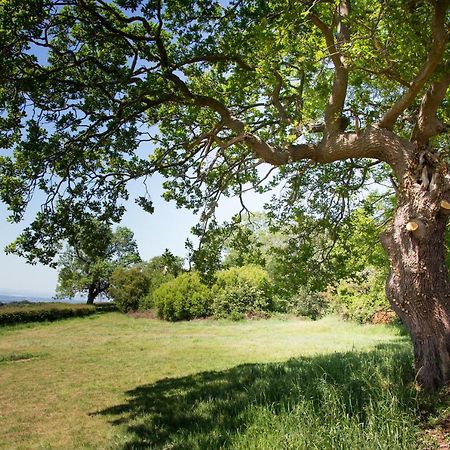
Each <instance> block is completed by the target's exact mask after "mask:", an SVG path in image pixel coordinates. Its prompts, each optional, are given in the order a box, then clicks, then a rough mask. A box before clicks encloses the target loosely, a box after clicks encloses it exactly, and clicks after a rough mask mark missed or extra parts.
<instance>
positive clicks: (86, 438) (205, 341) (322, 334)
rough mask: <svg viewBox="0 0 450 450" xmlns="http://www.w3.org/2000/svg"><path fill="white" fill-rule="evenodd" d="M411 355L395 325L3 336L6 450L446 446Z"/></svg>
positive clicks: (184, 326) (266, 325)
mask: <svg viewBox="0 0 450 450" xmlns="http://www.w3.org/2000/svg"><path fill="white" fill-rule="evenodd" d="M411 353H412V352H411V345H410V342H409V340H408V339H407V338H405V337H404V336H403V334H402V332H401V331H400V330H399V329H398V328H395V327H392V326H373V325H357V324H354V323H350V322H342V321H340V320H338V319H336V318H332V317H328V318H325V319H322V320H318V321H303V320H298V319H290V320H280V319H269V320H250V321H240V322H233V321H223V320H215V321H213V320H201V321H191V322H178V323H168V322H164V321H159V320H146V319H134V318H132V317H129V316H126V315H123V314H118V313H110V314H102V315H96V316H92V317H88V318H83V319H81V318H75V319H71V320H67V321H61V322H55V323H43V324H36V325H34V326H32V327H30V326H16V327H3V328H2V329H0V364H1V370H0V383H1V385H2V387H3V389H2V391H1V393H0V398H1V404H2V408H1V409H0V419H1V420H0V435H2V436H4V437H5V438H3V439H2V440H1V441H0V448H4V449H8V450H11V449H18V448H46V449H60V448H65V449H80V448H83V449H96V448H102V449H139V448H141V449H144V448H146V449H147V448H152V449H163V448H171V449H203V450H210V449H219V448H222V449H246V450H247V449H261V450H263V449H267V450H269V449H270V450H273V449H275V448H283V449H314V448H317V449H330V450H331V449H333V450H334V449H358V450H359V449H367V450H373V449H375V448H378V449H390V450H391V449H394V450H395V449H405V450H406V449H407V450H410V449H412V448H414V449H422V448H423V449H432V448H437V445H438V444H439V443H441V441H439V439H441V438H439V435H438V434H437V433H434V432H433V433H432V432H427V431H424V422H432V421H434V422H433V423H434V424H435V425H434V426H436V423H438V424H439V423H441V422H440V419H441V418H444V417H445V416H446V415H448V413H449V411H450V408H448V407H447V406H446V405H448V401H447V400H445V399H443V398H441V399H440V400H442V401H443V403H442V402H441V404H440V408H441V409H440V410H438V408H437V405H438V403H437V402H436V398H434V397H433V398H432V399H430V398H427V397H426V396H425V395H424V394H423V393H422V392H419V391H417V390H416V388H415V383H414V373H413V370H412V354H411ZM445 402H447V403H445ZM437 429H439V430H440V428H439V427H438V428H437ZM439 432H440V431H439Z"/></svg>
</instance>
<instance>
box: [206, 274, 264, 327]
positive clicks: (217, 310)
mask: <svg viewBox="0 0 450 450" xmlns="http://www.w3.org/2000/svg"><path fill="white" fill-rule="evenodd" d="M211 291H212V296H213V303H212V313H213V315H214V317H216V318H225V317H231V318H233V319H241V318H243V317H244V315H245V314H258V313H263V312H269V311H271V309H272V301H271V300H272V296H271V294H272V293H271V286H270V281H269V276H268V274H267V272H266V271H265V270H264V269H262V268H261V267H258V266H254V265H247V266H243V267H232V268H230V269H226V270H222V271H220V272H218V273H217V276H216V282H215V284H214V285H213V286H212V289H211Z"/></svg>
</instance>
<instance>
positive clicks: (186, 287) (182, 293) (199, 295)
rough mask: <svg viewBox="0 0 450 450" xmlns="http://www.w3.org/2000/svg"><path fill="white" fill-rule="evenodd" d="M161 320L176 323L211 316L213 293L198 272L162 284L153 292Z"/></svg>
mask: <svg viewBox="0 0 450 450" xmlns="http://www.w3.org/2000/svg"><path fill="white" fill-rule="evenodd" d="M153 300H154V303H155V306H156V309H157V311H158V316H159V317H160V318H161V319H165V320H170V321H176V320H190V319H195V318H199V317H206V316H208V315H209V314H210V306H211V292H210V289H209V288H208V286H206V285H205V284H203V283H202V282H201V280H200V276H199V274H198V273H196V272H188V273H184V274H182V275H180V276H179V277H177V278H174V279H173V280H171V281H168V282H167V283H164V284H162V285H161V286H159V288H157V289H155V291H154V292H153Z"/></svg>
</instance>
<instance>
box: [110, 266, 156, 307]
mask: <svg viewBox="0 0 450 450" xmlns="http://www.w3.org/2000/svg"><path fill="white" fill-rule="evenodd" d="M148 289H149V280H148V278H147V276H146V275H145V273H144V271H143V269H142V267H141V266H133V267H122V266H119V267H117V268H116V269H115V270H114V272H113V273H112V275H111V278H110V286H109V289H108V293H109V295H110V296H111V298H112V299H113V300H114V303H115V304H116V305H117V308H118V309H119V311H121V312H128V311H131V310H136V309H138V306H139V302H140V300H141V299H142V298H143V297H144V296H145V295H146V294H147V292H148Z"/></svg>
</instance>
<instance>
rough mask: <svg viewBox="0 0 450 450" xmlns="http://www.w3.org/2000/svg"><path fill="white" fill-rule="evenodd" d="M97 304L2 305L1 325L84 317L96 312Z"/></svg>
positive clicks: (0, 311) (0, 313) (0, 309)
mask: <svg viewBox="0 0 450 450" xmlns="http://www.w3.org/2000/svg"><path fill="white" fill-rule="evenodd" d="M96 311H97V308H96V306H95V305H79V304H78V305H73V304H70V303H39V304H33V305H22V306H2V307H1V308H0V325H12V324H17V323H26V322H44V321H54V320H59V319H66V318H69V317H83V316H88V315H90V314H95V313H96Z"/></svg>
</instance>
